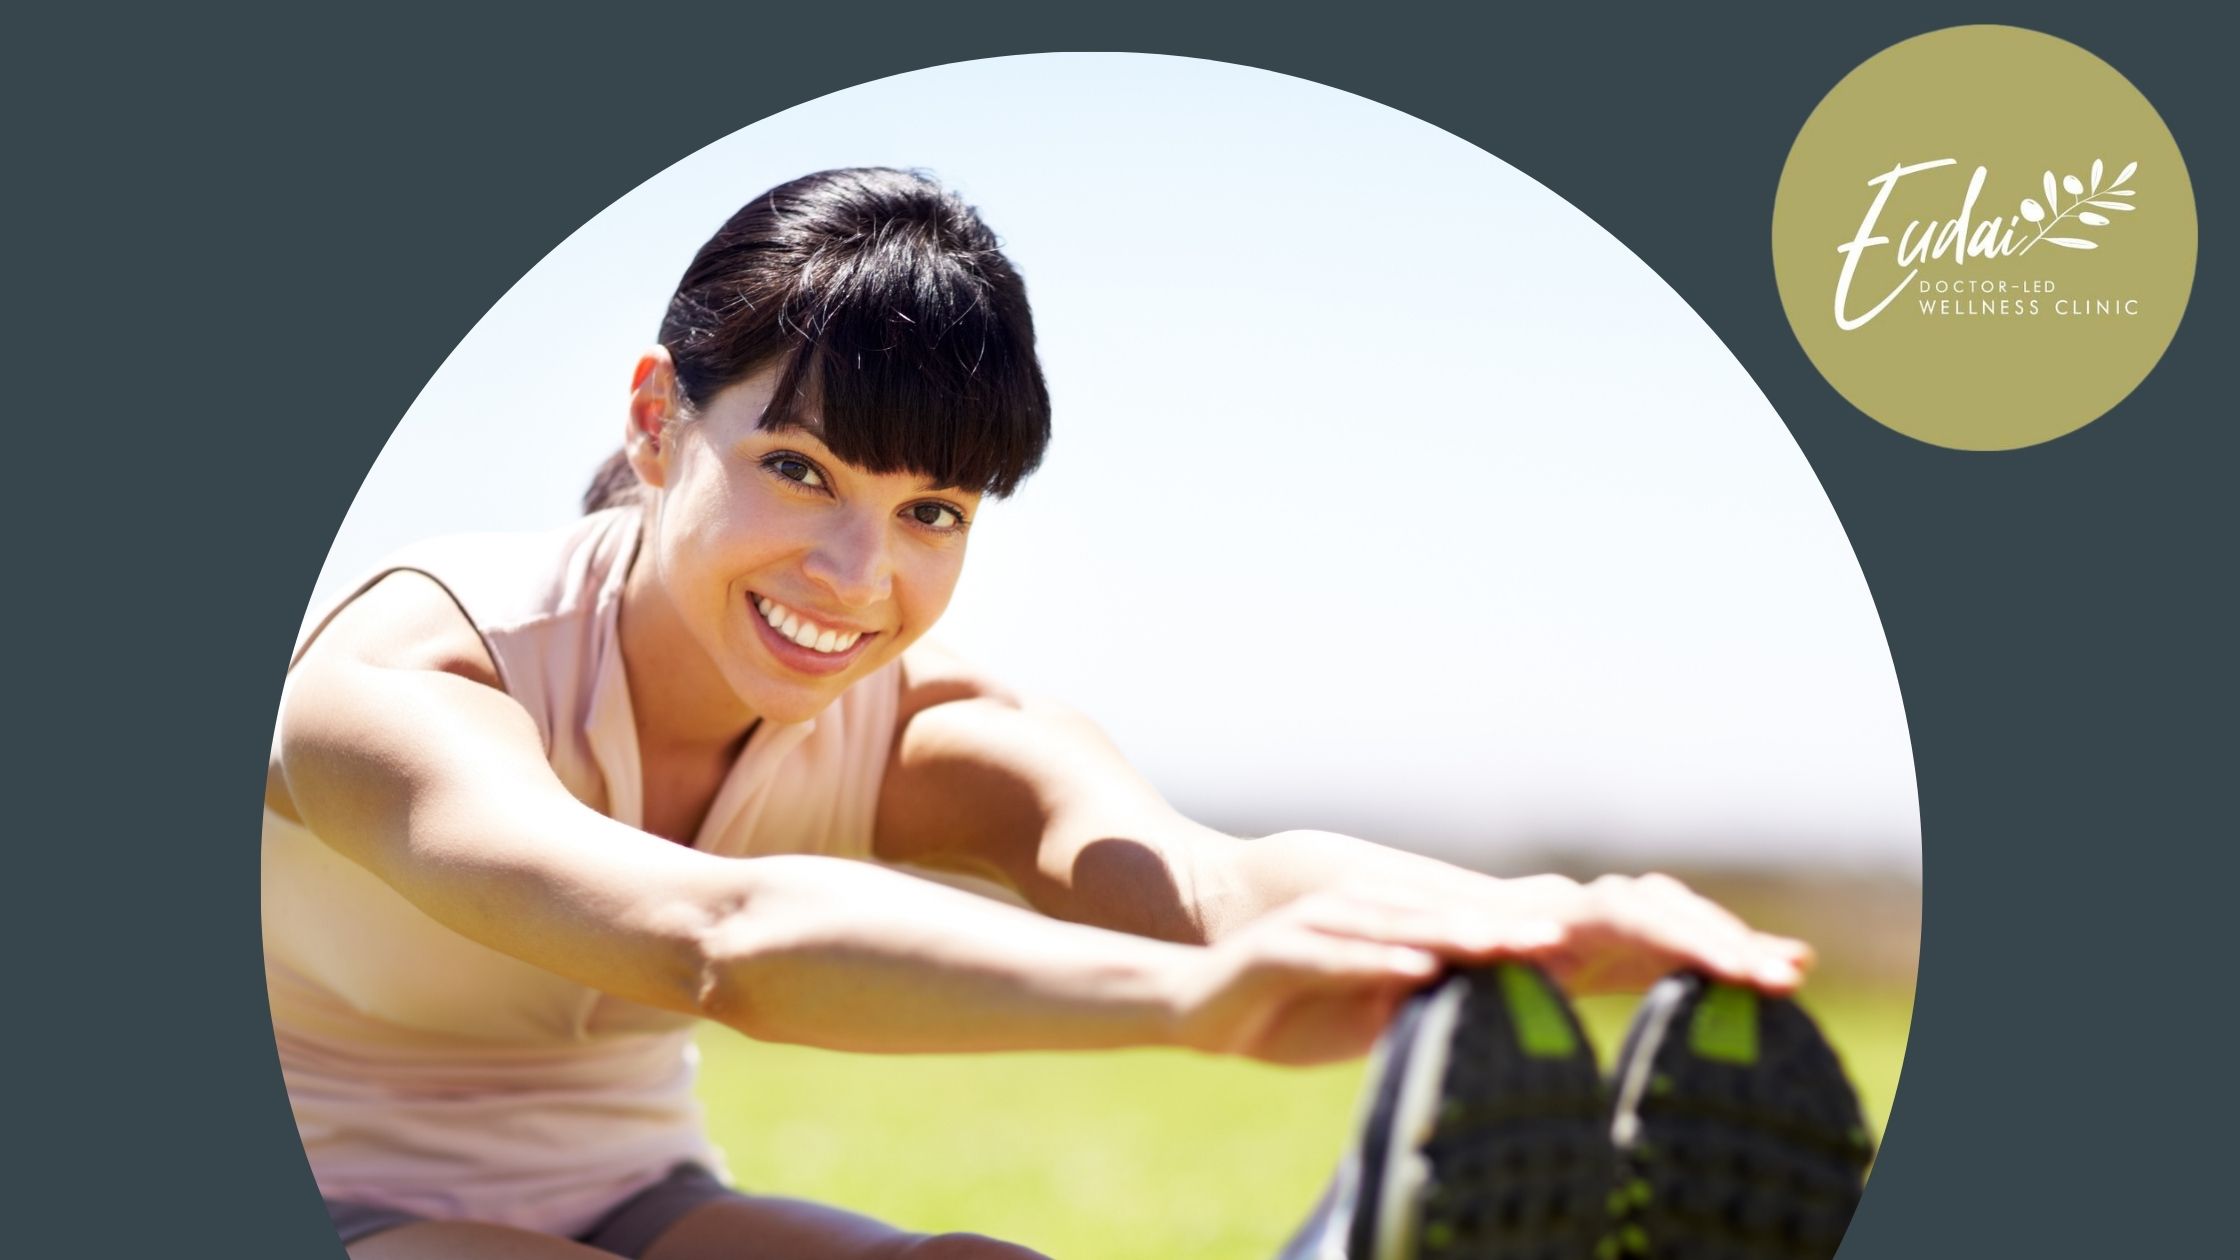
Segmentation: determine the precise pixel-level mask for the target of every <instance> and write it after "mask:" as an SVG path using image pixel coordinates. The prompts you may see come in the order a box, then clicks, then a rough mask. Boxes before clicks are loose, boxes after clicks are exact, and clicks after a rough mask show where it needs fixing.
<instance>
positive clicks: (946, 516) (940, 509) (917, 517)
mask: <svg viewBox="0 0 2240 1260" xmlns="http://www.w3.org/2000/svg"><path fill="white" fill-rule="evenodd" d="M907 510H908V511H909V513H910V519H911V520H914V521H916V522H917V523H918V524H920V525H923V526H926V527H927V528H929V529H939V530H953V529H961V528H963V526H964V514H963V513H961V512H959V511H957V510H956V509H955V508H953V507H950V506H949V505H948V504H946V503H913V504H911V505H910V507H909V508H908V509H907Z"/></svg>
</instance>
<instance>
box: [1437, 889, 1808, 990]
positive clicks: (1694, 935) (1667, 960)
mask: <svg viewBox="0 0 2240 1260" xmlns="http://www.w3.org/2000/svg"><path fill="white" fill-rule="evenodd" d="M1473 891H1474V892H1475V890H1473ZM1476 895H1477V896H1478V897H1479V898H1480V899H1482V900H1483V901H1484V902H1485V903H1486V912H1487V913H1488V914H1491V915H1493V916H1495V917H1497V918H1498V919H1499V920H1500V921H1502V922H1504V923H1509V924H1511V925H1512V926H1511V927H1510V929H1509V930H1510V932H1511V933H1513V934H1515V935H1519V936H1525V937H1532V936H1538V937H1543V938H1545V941H1544V943H1542V944H1538V945H1535V946H1532V947H1529V948H1527V949H1524V950H1521V951H1520V953H1521V954H1522V955H1523V956H1525V957H1528V958H1530V959H1532V960H1533V961H1534V962H1536V963H1538V964H1539V965H1540V966H1542V967H1544V968H1546V969H1547V971H1548V973H1549V974H1550V975H1551V976H1553V977H1555V979H1556V980H1557V981H1559V982H1560V983H1562V984H1563V986H1564V987H1565V988H1567V989H1569V990H1571V991H1572V992H1574V993H1597V992H1604V991H1611V990H1620V991H1638V990H1640V989H1644V988H1646V987H1648V986H1649V985H1651V984H1654V983H1655V982H1656V981H1657V979H1658V978H1659V977H1661V976H1664V975H1665V974H1667V973H1669V972H1672V971H1676V970H1679V969H1681V968H1694V969H1696V970H1699V971H1704V972H1708V973H1710V974H1711V975H1713V976H1716V977H1718V978H1719V979H1722V980H1729V981H1733V982H1735V983H1737V984H1745V985H1749V986H1751V987H1753V988H1758V989H1763V990H1765V991H1766V992H1768V993H1788V992H1790V991H1792V990H1794V989H1795V988H1796V987H1797V986H1798V985H1799V984H1801V983H1803V981H1804V972H1805V969H1806V968H1808V967H1810V966H1811V965H1812V948H1811V946H1808V945H1806V944H1805V943H1804V942H1803V941H1798V940H1792V939H1790V938H1788V937H1785V936H1773V935H1770V934H1768V933H1765V932H1758V931H1753V930H1752V929H1751V928H1750V926H1749V925H1748V924H1745V923H1744V922H1743V921H1742V920H1741V919H1738V918H1736V917H1735V916H1734V915H1733V914H1732V913H1730V912H1729V911H1727V910H1726V909H1724V908H1723V907H1721V906H1719V905H1718V904H1717V903H1715V902H1712V901H1710V900H1708V899H1706V898H1704V897H1701V896H1698V895H1697V894H1696V893H1695V892H1693V891H1691V890H1690V889H1689V888H1688V886H1687V885H1685V884H1683V883H1681V882H1680V881H1679V880H1677V879H1673V878H1672V877H1670V876H1668V875H1642V876H1638V877H1636V876H1627V875H1605V876H1603V877H1602V878H1600V879H1597V880H1595V881H1594V882H1592V883H1589V884H1580V883H1578V882H1576V881H1574V880H1570V879H1566V878H1564V877H1562V876H1560V875H1536V876H1533V877H1531V878H1529V879H1510V880H1501V881H1499V882H1498V883H1497V884H1496V886H1495V887H1494V888H1493V889H1491V890H1490V891H1486V892H1482V893H1477V894H1476Z"/></svg>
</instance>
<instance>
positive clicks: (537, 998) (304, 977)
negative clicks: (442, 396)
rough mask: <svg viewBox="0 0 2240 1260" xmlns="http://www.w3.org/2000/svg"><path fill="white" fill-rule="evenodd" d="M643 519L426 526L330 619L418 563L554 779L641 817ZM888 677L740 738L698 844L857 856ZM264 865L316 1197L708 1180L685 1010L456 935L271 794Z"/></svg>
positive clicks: (895, 681) (576, 1193)
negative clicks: (637, 622) (475, 530)
mask: <svg viewBox="0 0 2240 1260" xmlns="http://www.w3.org/2000/svg"><path fill="white" fill-rule="evenodd" d="M638 525H639V514H638V512H637V510H636V509H634V508H629V509H620V510H616V511H610V512H601V513H596V514H593V515H591V516H587V517H584V518H582V519H581V520H579V521H577V522H575V523H573V524H570V525H569V526H567V527H566V528H564V529H559V530H555V531H552V532H549V533H544V534H494V535H471V536H461V537H453V538H442V539H435V540H432V541H430V542H426V543H422V544H418V545H416V546H413V547H410V548H407V549H405V550H404V551H402V552H400V553H399V554H397V555H396V556H394V557H392V558H391V559H390V561H389V562H388V563H387V564H385V565H383V566H382V567H381V568H380V569H379V570H378V571H376V572H375V574H374V575H373V576H372V577H369V578H368V579H367V581H366V583H364V584H361V585H360V586H359V587H358V588H357V590H356V591H353V592H352V593H351V596H349V597H345V598H344V599H343V600H341V601H337V603H336V604H335V606H334V609H339V608H340V607H341V606H342V604H344V603H347V602H348V600H349V598H351V597H354V596H355V595H356V594H357V593H358V591H363V590H364V589H365V587H366V586H367V585H371V584H372V582H373V581H375V580H377V579H378V578H380V577H381V576H383V575H385V574H388V573H392V572H396V571H398V570H413V571H417V572H420V573H424V574H427V575H428V576H429V577H432V578H434V579H435V580H436V581H437V582H439V583H441V584H442V585H443V586H444V587H445V588H446V589H447V590H448V591H449V592H450V593H451V595H452V598H454V599H455V600H457V601H458V603H459V606H460V607H461V608H462V609H464V610H465V612H466V615H467V618H468V620H469V621H471V622H472V623H473V624H474V626H475V628H476V629H477V630H478V631H480V632H481V635H482V638H483V641H484V643H485V644H486V645H487V646H488V648H489V651H490V655H491V659H492V660H493V661H494V662H495V663H496V665H497V669H498V674H499V676H500V678H501V679H502V680H503V682H504V683H505V688H506V691H507V692H508V693H509V694H510V695H512V696H513V698H514V699H515V700H517V701H519V702H520V703H521V706H522V707H523V708H525V709H527V710H528V711H529V714H530V716H531V717H533V718H534V719H535V720H536V723H537V728H538V730H539V731H540V732H541V733H542V734H543V736H544V743H545V747H546V749H547V751H548V753H549V755H550V759H551V762H552V769H553V772H554V773H555V774H557V775H558V776H559V778H560V780H561V782H563V783H564V784H566V785H567V787H568V790H569V791H570V792H572V793H574V794H575V796H576V797H577V798H578V799H580V800H583V801H585V802H587V803H590V804H593V805H595V806H596V807H598V808H600V809H601V810H602V811H603V812H605V813H606V814H608V815H609V816H611V817H613V818H615V819H617V820H619V821H621V822H625V823H629V824H632V825H634V826H635V825H639V824H640V822H641V818H640V810H641V807H642V801H643V795H642V790H641V789H642V785H641V781H640V766H639V761H638V749H637V739H636V727H635V725H634V723H633V721H632V718H631V713H630V691H629V687H628V684H627V682H626V680H625V679H624V677H623V672H622V657H621V651H620V645H619V643H618V640H617V637H616V615H617V609H618V606H619V603H618V601H619V596H620V594H621V591H622V580H623V576H624V575H625V573H626V572H627V571H628V569H629V564H630V559H631V556H632V555H633V553H634V552H635V550H636V547H637V541H638ZM334 609H330V610H328V611H327V612H326V613H325V614H324V615H323V616H322V617H320V618H319V620H318V621H316V622H314V623H313V628H312V629H311V630H310V631H309V632H308V633H307V634H306V635H305V638H304V643H305V644H306V645H307V644H308V643H309V642H310V639H311V638H312V637H313V636H315V635H316V634H317V633H318V630H319V629H320V628H322V627H323V626H324V625H325V623H326V621H327V620H328V619H330V618H331V617H333V615H334ZM302 652H303V648H302V647H300V646H299V647H298V648H297V650H296V656H297V657H298V658H300V657H301V655H302ZM290 664H291V666H292V665H293V662H292V661H291V662H290ZM900 676H901V675H900V670H899V668H898V667H896V666H892V665H890V666H888V667H887V668H886V669H883V670H881V671H880V672H879V673H877V674H874V675H872V676H870V677H868V678H866V679H864V680H863V681H862V682H860V683H858V684H856V685H855V686H853V687H851V688H849V689H848V690H847V691H846V692H845V693H843V694H842V695H841V697H840V699H839V700H838V701H836V702H835V703H833V704H832V705H831V706H830V707H829V708H827V709H826V710H825V711H824V712H823V713H822V714H821V715H819V716H818V717H817V718H816V719H815V720H814V721H811V722H804V723H801V724H798V725H794V726H777V727H773V726H770V725H768V724H765V725H764V726H762V727H760V728H758V729H757V730H756V731H755V732H754V734H753V736H752V737H751V738H750V739H749V740H748V741H747V744H746V747H745V748H744V749H743V750H742V751H741V753H740V755H739V759H738V762H737V763H736V764H735V765H734V766H733V767H732V769H731V772H730V775H729V777H728V778H727V779H726V780H725V781H724V783H723V785H722V787H721V788H720V789H719V790H718V792H717V794H716V798H715V801H714V803H713V805H712V806H711V807H710V809H709V811H708V816H707V819H706V821H705V823H704V824H703V825H702V827H701V829H700V833H699V835H698V836H697V837H696V838H695V840H694V846H693V847H695V848H697V849H701V850H703V851H705V852H709V853H714V854H720V855H724V856H729V857H745V856H750V855H759V854H769V853H817V854H826V855H831V856H838V857H850V858H864V859H868V858H870V857H871V839H872V835H871V833H872V820H873V817H874V814H875V811H876V809H877V805H878V798H879V784H880V778H881V775H882V772H883V771H884V769H885V767H886V760H887V754H888V751H889V749H890V748H891V747H892V745H893V741H894V724H895V713H896V705H897V701H898V699H899V686H900ZM263 868H264V869H263V880H264V887H263V903H264V954H265V980H266V986H267V989H268V992H269V994H270V997H271V1001H272V1025H273V1032H274V1035H275V1038H276V1039H277V1042H278V1045H279V1052H280V1068H281V1074H282V1077H283V1079H284V1080H285V1081H286V1084H287V1090H288V1099H289V1102H290V1104H291V1105H292V1106H293V1107H294V1109H295V1116H296V1126H297V1129H298V1131H299V1132H300V1133H301V1134H302V1136H303V1148H304V1153H305V1155H306V1156H307V1157H308V1158H309V1160H310V1163H311V1170H312V1173H313V1175H314V1177H315V1178H316V1179H317V1181H318V1183H319V1189H320V1192H321V1193H322V1194H323V1195H325V1196H326V1197H328V1198H337V1199H352V1200H357V1201H360V1202H366V1203H373V1204H379V1205H383V1206H389V1207H397V1208H402V1209H405V1210H407V1211H411V1212H416V1213H419V1214H421V1215H424V1216H429V1217H434V1218H438V1219H471V1220H479V1221H488V1222H492V1223H496V1224H502V1225H513V1226H519V1227H523V1228H528V1229H535V1230H542V1231H545V1232H549V1233H558V1234H575V1233H579V1232H581V1231H582V1230H584V1229H585V1228H587V1227H588V1226H589V1225H591V1224H592V1223H593V1222H594V1221H596V1220H597V1219H598V1218H599V1217H600V1216H601V1215H602V1214H603V1213H605V1212H606V1211H607V1210H608V1209H610V1208H612V1207H613V1206H614V1205H615V1204H617V1203H618V1202H620V1201H621V1200H622V1199H624V1198H627V1197H628V1196H629V1195H631V1194H633V1193H635V1192H636V1191H637V1190H639V1189H641V1188H643V1187H645V1186H646V1185H649V1184H651V1183H652V1182H653V1181H655V1180H656V1179H658V1178H659V1177H660V1176H661V1175H662V1174H663V1173H664V1172H665V1171H666V1170H667V1169H668V1168H669V1167H670V1166H671V1165H672V1164H674V1163H676V1162H677V1161H679V1160H685V1159H697V1160H701V1161H704V1162H707V1163H708V1164H709V1165H710V1166H711V1167H713V1168H714V1169H715V1170H716V1171H717V1173H718V1174H719V1175H725V1170H724V1168H723V1165H722V1163H721V1159H720V1155H719V1153H718V1152H717V1151H715V1150H714V1149H713V1147H711V1145H710V1144H709V1141H708V1138H707V1136H706V1133H705V1130H704V1128H703V1125H702V1123H701V1116H700V1111H699V1106H698V1103H697V1102H696V1101H695V1099H694V1097H693V1092H692V1083H693V1070H694V1066H695V1063H696V1056H695V1054H694V1051H693V1047H692V1041H691V1037H692V1027H693V1023H694V1021H692V1020H691V1019H690V1018H689V1017H686V1016H681V1015H677V1014H673V1013H671V1012H667V1011H661V1010H656V1009H653V1008H651V1007H646V1006H641V1005H638V1004H636V1003H632V1002H627V1001H623V1000H621V999H618V998H613V997H608V996H606V995H604V994H601V993H599V992H597V991H595V990H592V989H589V988H586V987H584V986H582V985H580V984H576V983H574V982H572V981H569V980H564V979H562V978H560V977H558V976H555V975H553V974H551V973H549V972H546V971H543V970H540V969H539V968H536V967H534V966H531V965H529V964H528V963H524V962H521V961H519V960H518V959H515V958H512V957H509V956H507V955H505V954H501V953H498V952H496V951H494V950H491V949H488V948H486V947H484V946H482V945H479V944H477V943H475V942H473V941H470V940H468V939H467V938H466V937H463V936H461V935H459V934H458V933H456V932H453V931H452V930H450V929H449V928H446V927H444V926H443V925H442V924H439V923H437V922H436V921H435V920H433V919H431V918H428V917H427V916H426V915H424V914H422V913H421V912H420V911H419V910H418V909H417V908H416V907H414V906H413V905H412V903H410V902H408V901H406V900H405V899H404V898H403V897H402V896H400V895H399V894H398V893H397V892H396V891H394V890H393V889H391V888H390V887H389V886H388V885H387V884H385V883H383V882H382V881H381V880H380V879H378V878H376V877H375V876H374V875H373V874H372V873H370V872H368V871H367V870H366V869H365V868H364V867H361V866H359V865H357V864H356V863H354V862H352V861H350V860H349V859H348V858H345V857H343V856H342V855H341V854H339V853H337V852H336V851H335V850H333V849H331V848H329V847H327V845H326V844H324V843H323V842H321V841H320V839H319V838H318V837H317V836H316V835H314V834H312V833H311V832H310V831H309V830H308V829H306V828H304V827H303V826H301V825H299V824H296V823H293V822H290V821H288V820H287V819H285V818H282V817H281V816H279V815H278V814H276V813H274V812H272V811H271V810H269V809H268V810H266V811H265V815H264V847H263Z"/></svg>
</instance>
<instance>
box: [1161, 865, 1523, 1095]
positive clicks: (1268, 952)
mask: <svg viewBox="0 0 2240 1260" xmlns="http://www.w3.org/2000/svg"><path fill="white" fill-rule="evenodd" d="M1527 930H1528V932H1539V931H1541V930H1542V929H1540V928H1539V927H1538V926H1537V925H1531V926H1528V929H1527ZM1547 939H1548V938H1546V936H1545V935H1544V934H1543V935H1541V936H1531V935H1518V934H1515V933H1513V932H1509V931H1506V930H1504V929H1503V928H1502V927H1501V925H1499V924H1498V923H1496V922H1493V921H1492V920H1490V919H1488V918H1487V917H1486V916H1483V915H1468V914H1461V913H1453V912H1448V911H1441V910H1439V909H1437V908H1434V907H1429V906H1426V905H1423V904H1420V903H1414V904H1411V903H1410V902H1409V901H1408V900H1406V899H1391V898H1378V897H1372V896H1363V895H1353V894H1344V893H1328V892H1324V893H1314V894H1310V895H1308V896H1305V897H1302V898H1299V899H1298V900H1296V901H1293V902H1291V903H1290V904H1289V905H1286V906H1283V907H1281V908H1279V909H1277V910H1275V911H1272V912H1270V913H1268V914H1266V915H1263V916H1261V917H1260V918H1259V919H1257V920H1255V921H1254V922H1252V923H1251V924H1249V925H1247V926H1245V927H1243V928H1240V929H1239V930H1237V931H1235V932H1232V933H1230V934H1229V935H1227V936H1225V937H1223V938H1222V939H1221V940H1220V941H1219V942H1217V943H1216V944H1213V945H1211V946H1208V947H1206V948H1205V949H1202V950H1195V951H1192V953H1193V955H1194V957H1193V960H1192V963H1191V965H1190V966H1189V967H1187V968H1186V969H1185V970H1184V972H1183V973H1182V975H1181V977H1180V982H1179V985H1178V990H1179V991H1178V992H1177V993H1176V994H1175V995H1174V1001H1175V1007H1176V1021H1177V1032H1176V1038H1175V1039H1176V1040H1177V1041H1178V1042H1180V1043H1181V1044H1183V1045H1186V1046H1189V1047H1191V1048H1193V1049H1198V1050H1206V1051H1212V1052H1216V1053H1223V1054H1239V1055H1245V1056H1248V1057H1251V1058H1255V1059H1263V1060H1266V1061H1268V1062H1271V1063H1286V1064H1311V1063H1332V1062H1338V1061H1341V1060H1345V1059H1351V1058H1354V1057H1356V1056H1358V1055H1361V1054H1364V1053H1366V1052H1367V1051H1368V1050H1369V1049H1370V1047H1372V1046H1373V1045H1375V1044H1376V1040H1377V1037H1378V1036H1379V1034H1381V1033H1382V1032H1383V1031H1384V1028H1385V1025H1386V1023H1387V1022H1388V1021H1389V1020H1390V1019H1391V1016H1392V1012H1393V1009H1394V1008H1395V1007H1397V1006H1398V1005H1399V1003H1400V1001H1401V1000H1402V999H1403V998H1405V997H1406V996H1407V995H1408V993H1409V992H1411V991H1412V990H1414V989H1416V988H1419V987H1421V986H1422V985H1424V984H1426V983H1428V982H1429V981H1430V980H1431V979H1432V978H1433V977H1435V976H1436V975H1437V974H1438V972H1439V969H1440V967H1441V965H1442V963H1443V961H1445V960H1448V959H1456V960H1480V959H1486V958H1492V957H1498V956H1501V955H1503V954H1514V953H1518V952H1521V951H1522V950H1523V949H1525V948H1528V947H1531V946H1535V945H1542V944H1545V943H1546V942H1547Z"/></svg>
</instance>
